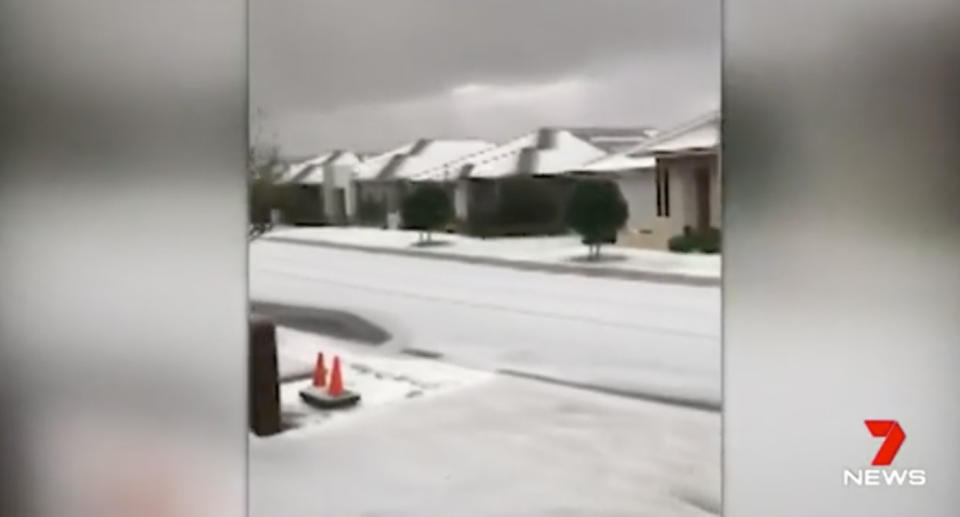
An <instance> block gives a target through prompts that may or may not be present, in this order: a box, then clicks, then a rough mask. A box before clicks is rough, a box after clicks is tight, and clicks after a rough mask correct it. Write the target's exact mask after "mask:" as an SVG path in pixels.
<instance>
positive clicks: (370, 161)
mask: <svg viewBox="0 0 960 517" xmlns="http://www.w3.org/2000/svg"><path fill="white" fill-rule="evenodd" d="M414 144H416V142H410V143H408V144H404V145H401V146H399V147H395V148H393V149H391V150H389V151H386V152H383V153H380V154H377V155H374V156H370V157H368V158H366V159H364V160H363V163H361V164H360V166H358V167H357V172H356V177H357V179H358V180H371V179H376V178H377V177H378V176H379V175H380V172H381V171H382V170H383V168H384V167H386V166H387V165H388V164H389V163H390V160H392V159H393V157H394V156H397V155H401V154H405V153H408V152H410V150H411V149H412V148H413V146H414Z"/></svg>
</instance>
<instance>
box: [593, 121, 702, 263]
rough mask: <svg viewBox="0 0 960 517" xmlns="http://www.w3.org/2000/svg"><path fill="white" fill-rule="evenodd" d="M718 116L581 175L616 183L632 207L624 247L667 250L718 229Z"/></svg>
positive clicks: (663, 135) (682, 127) (689, 124)
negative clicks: (674, 241) (696, 232)
mask: <svg viewBox="0 0 960 517" xmlns="http://www.w3.org/2000/svg"><path fill="white" fill-rule="evenodd" d="M719 145H720V113H719V112H710V113H707V114H705V115H703V116H700V117H697V118H696V119H693V120H690V121H688V122H685V123H683V124H680V125H679V126H677V127H675V128H673V129H670V130H668V131H665V132H663V133H660V134H657V135H656V136H653V137H651V138H649V139H647V140H645V141H644V142H642V143H640V144H638V145H637V146H635V147H633V148H631V149H627V150H626V151H623V152H620V153H615V154H612V155H609V156H606V157H603V158H601V159H598V160H596V161H593V162H591V163H589V164H587V165H585V166H583V167H582V168H580V169H579V170H580V171H582V172H586V173H590V174H597V175H602V176H607V177H611V178H613V179H614V180H615V181H617V183H618V184H619V185H620V189H621V191H622V192H623V194H624V197H626V199H627V202H628V204H629V206H630V217H629V219H628V221H627V227H626V228H625V230H624V233H623V235H621V240H622V242H624V243H626V244H632V245H637V246H642V247H651V248H661V249H662V248H665V247H666V246H667V241H668V240H669V239H670V237H673V236H674V235H678V234H680V233H682V232H683V229H684V227H687V226H689V227H690V228H693V229H700V228H707V227H715V228H719V227H720V168H719V160H718V154H719Z"/></svg>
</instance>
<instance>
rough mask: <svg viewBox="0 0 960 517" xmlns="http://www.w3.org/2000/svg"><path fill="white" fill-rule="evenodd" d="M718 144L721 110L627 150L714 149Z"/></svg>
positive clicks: (672, 150) (650, 151) (645, 152)
mask: <svg viewBox="0 0 960 517" xmlns="http://www.w3.org/2000/svg"><path fill="white" fill-rule="evenodd" d="M718 145H720V112H719V111H711V112H709V113H706V114H704V115H701V116H699V117H697V118H695V119H693V120H690V121H687V122H685V123H683V124H680V125H678V126H677V127H675V128H673V129H671V130H669V131H665V132H663V133H661V134H659V135H657V136H655V137H653V138H651V139H650V140H648V141H646V142H644V143H642V144H640V145H639V146H637V147H636V148H634V149H632V150H630V151H627V154H630V155H637V154H641V153H642V154H652V153H660V152H676V151H683V150H687V149H691V150H692V149H712V148H715V147H717V146H718Z"/></svg>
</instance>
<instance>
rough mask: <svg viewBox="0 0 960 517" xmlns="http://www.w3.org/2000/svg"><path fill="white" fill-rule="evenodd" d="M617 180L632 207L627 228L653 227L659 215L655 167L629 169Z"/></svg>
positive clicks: (648, 228)
mask: <svg viewBox="0 0 960 517" xmlns="http://www.w3.org/2000/svg"><path fill="white" fill-rule="evenodd" d="M616 181H617V184H618V185H619V186H620V192H622V193H623V197H624V198H626V200H627V205H628V206H629V207H630V217H629V218H628V219H627V225H626V226H627V228H626V229H628V230H650V229H652V228H653V224H654V219H655V218H656V216H657V183H656V178H655V176H654V171H653V169H647V170H637V171H627V172H624V173H622V174H621V175H620V176H619V177H618V178H617V180H616Z"/></svg>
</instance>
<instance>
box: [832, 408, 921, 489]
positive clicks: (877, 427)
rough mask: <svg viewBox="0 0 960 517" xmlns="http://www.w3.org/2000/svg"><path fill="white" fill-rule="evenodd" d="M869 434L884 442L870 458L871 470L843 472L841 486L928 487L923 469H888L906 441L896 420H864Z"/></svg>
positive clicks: (848, 470)
mask: <svg viewBox="0 0 960 517" xmlns="http://www.w3.org/2000/svg"><path fill="white" fill-rule="evenodd" d="M864 423H865V424H866V425H867V429H868V430H869V431H870V434H872V435H873V436H875V437H877V438H883V444H881V445H880V450H878V451H877V455H876V456H875V457H874V458H873V462H872V465H873V466H874V467H884V468H866V469H857V470H850V469H844V470H843V485H844V486H850V485H856V486H923V485H925V484H927V472H926V471H925V470H922V469H895V468H890V465H891V464H892V463H893V458H895V457H896V456H897V452H898V451H899V450H900V446H901V445H903V441H904V440H905V439H906V438H907V435H906V433H904V432H903V428H902V427H900V424H899V423H898V422H897V421H896V420H865V421H864Z"/></svg>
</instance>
